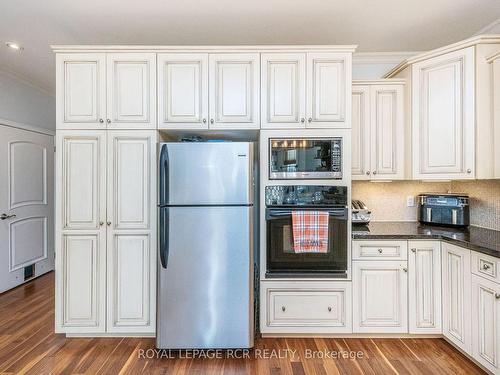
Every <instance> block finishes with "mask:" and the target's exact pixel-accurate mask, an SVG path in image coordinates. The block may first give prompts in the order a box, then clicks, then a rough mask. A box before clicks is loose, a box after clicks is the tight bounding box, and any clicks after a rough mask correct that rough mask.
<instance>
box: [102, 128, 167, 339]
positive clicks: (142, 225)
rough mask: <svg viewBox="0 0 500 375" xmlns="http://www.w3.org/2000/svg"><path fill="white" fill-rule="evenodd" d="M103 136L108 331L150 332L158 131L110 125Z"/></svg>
mask: <svg viewBox="0 0 500 375" xmlns="http://www.w3.org/2000/svg"><path fill="white" fill-rule="evenodd" d="M107 142H108V145H107V148H108V152H107V155H108V182H107V187H108V192H107V196H108V199H107V216H108V219H107V228H108V230H107V331H108V332H144V333H146V332H154V331H155V303H156V302H155V301H156V216H157V212H156V131H154V130H152V131H135V132H133V133H132V132H129V131H128V132H125V131H124V132H121V131H109V132H108V140H107Z"/></svg>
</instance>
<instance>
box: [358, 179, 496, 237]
mask: <svg viewBox="0 0 500 375" xmlns="http://www.w3.org/2000/svg"><path fill="white" fill-rule="evenodd" d="M448 192H450V193H466V194H468V195H469V196H470V221H471V225H476V226H480V227H484V228H490V229H495V230H500V180H476V181H450V182H422V181H393V182H369V181H353V182H352V198H353V199H359V200H361V201H363V202H365V203H366V205H367V206H368V208H369V209H370V210H371V211H372V220H373V221H416V220H417V204H418V202H417V200H416V198H415V207H407V206H406V199H407V197H409V196H413V197H416V196H417V195H418V194H420V193H448Z"/></svg>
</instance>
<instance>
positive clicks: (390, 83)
mask: <svg viewBox="0 0 500 375" xmlns="http://www.w3.org/2000/svg"><path fill="white" fill-rule="evenodd" d="M352 129H353V133H352V165H351V170H352V178H353V179H354V180H401V179H404V178H405V170H404V167H405V154H404V146H405V138H404V137H405V134H404V81H402V80H376V81H359V82H356V83H354V84H353V89H352Z"/></svg>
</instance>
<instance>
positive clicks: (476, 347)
mask: <svg viewBox="0 0 500 375" xmlns="http://www.w3.org/2000/svg"><path fill="white" fill-rule="evenodd" d="M472 318H473V320H472V321H473V323H472V324H473V325H472V355H473V357H474V359H476V360H477V361H478V362H479V363H481V364H482V365H483V366H485V367H486V368H487V369H488V370H490V371H491V372H493V373H498V372H499V371H500V285H499V284H496V283H494V282H492V281H489V280H485V279H483V278H482V277H479V276H476V275H473V276H472Z"/></svg>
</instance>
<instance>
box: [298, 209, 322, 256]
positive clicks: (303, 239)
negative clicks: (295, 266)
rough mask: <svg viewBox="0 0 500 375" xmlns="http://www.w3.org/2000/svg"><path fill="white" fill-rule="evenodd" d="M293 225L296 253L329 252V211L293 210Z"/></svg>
mask: <svg viewBox="0 0 500 375" xmlns="http://www.w3.org/2000/svg"><path fill="white" fill-rule="evenodd" d="M292 227H293V251H294V252H295V253H326V252H328V212H324V211H293V212H292Z"/></svg>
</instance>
